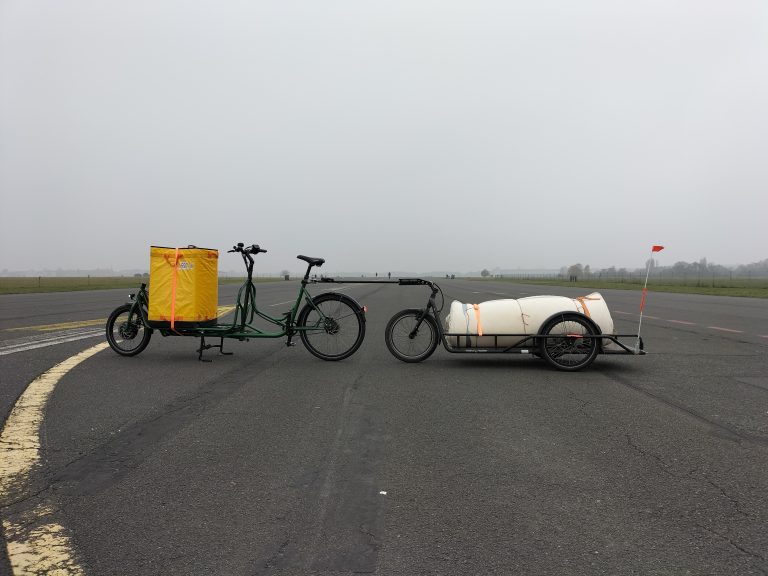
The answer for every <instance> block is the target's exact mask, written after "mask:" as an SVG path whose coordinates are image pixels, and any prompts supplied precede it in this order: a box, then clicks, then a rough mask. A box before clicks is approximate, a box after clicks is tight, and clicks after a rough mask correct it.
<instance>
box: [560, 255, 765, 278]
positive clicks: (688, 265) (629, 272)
mask: <svg viewBox="0 0 768 576" xmlns="http://www.w3.org/2000/svg"><path fill="white" fill-rule="evenodd" d="M649 263H650V266H651V271H650V274H651V276H652V277H653V276H670V277H674V278H686V277H687V278H695V277H705V276H714V277H718V278H724V277H730V278H768V258H766V259H764V260H760V261H759V262H753V263H751V264H741V265H739V266H723V265H721V264H713V263H711V262H707V259H706V258H702V259H701V260H699V261H698V262H682V261H680V262H675V263H674V264H673V265H672V266H659V265H658V261H657V260H654V259H650V260H649V261H646V266H648V264H649ZM645 272H646V268H635V269H627V268H618V269H617V268H616V267H615V266H611V267H610V268H601V269H598V270H592V269H591V268H590V266H589V264H586V265H584V266H582V265H581V263H579V264H572V265H570V266H563V267H562V268H561V269H560V276H561V277H567V278H570V279H573V278H585V279H586V278H601V277H602V278H605V277H607V278H623V277H628V276H630V277H631V276H638V275H643V276H644V275H645Z"/></svg>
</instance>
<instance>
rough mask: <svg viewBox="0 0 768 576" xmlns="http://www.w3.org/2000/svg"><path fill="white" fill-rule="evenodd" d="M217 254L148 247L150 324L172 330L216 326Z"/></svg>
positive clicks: (217, 297) (193, 247) (209, 250)
mask: <svg viewBox="0 0 768 576" xmlns="http://www.w3.org/2000/svg"><path fill="white" fill-rule="evenodd" d="M218 264H219V252H218V250H212V249H209V248H197V247H196V246H189V247H187V248H165V247H162V246H151V247H150V252H149V311H148V314H149V318H148V319H149V322H150V325H151V326H152V327H153V328H169V329H171V330H178V329H188V328H197V327H200V326H211V325H213V324H216V316H217V310H218V303H219V272H218Z"/></svg>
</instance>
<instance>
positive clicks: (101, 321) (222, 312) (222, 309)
mask: <svg viewBox="0 0 768 576" xmlns="http://www.w3.org/2000/svg"><path fill="white" fill-rule="evenodd" d="M234 309H235V307H234V306H219V307H218V312H217V313H218V316H219V317H222V316H226V315H227V314H229V313H230V312H232V310H234ZM106 323H107V319H106V318H97V319H96V320H78V321H76V322H59V323H58V324H43V325H41V326H22V327H21V328H6V329H5V331H7V332H22V331H24V332H29V331H34V332H54V331H56V330H69V329H71V328H85V327H87V326H103V325H105V324H106Z"/></svg>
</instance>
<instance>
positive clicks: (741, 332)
mask: <svg viewBox="0 0 768 576" xmlns="http://www.w3.org/2000/svg"><path fill="white" fill-rule="evenodd" d="M707 328H711V329H712V330H720V331H721V332H730V333H732V334H743V333H744V331H743V330H733V329H732V328H721V327H720V326H707Z"/></svg>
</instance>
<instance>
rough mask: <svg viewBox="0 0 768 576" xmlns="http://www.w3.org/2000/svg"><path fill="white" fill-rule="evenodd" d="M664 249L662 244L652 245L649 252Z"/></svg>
mask: <svg viewBox="0 0 768 576" xmlns="http://www.w3.org/2000/svg"><path fill="white" fill-rule="evenodd" d="M662 250H664V246H659V245H654V246H653V248H651V252H661V251H662Z"/></svg>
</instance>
